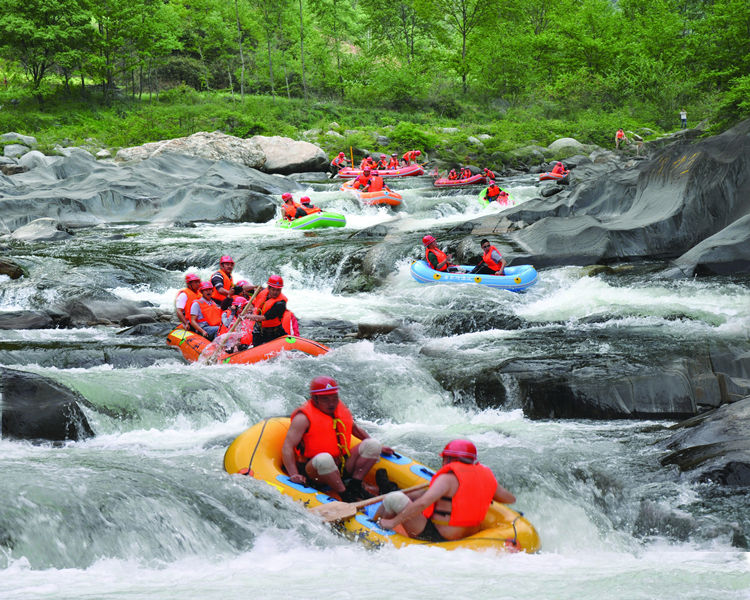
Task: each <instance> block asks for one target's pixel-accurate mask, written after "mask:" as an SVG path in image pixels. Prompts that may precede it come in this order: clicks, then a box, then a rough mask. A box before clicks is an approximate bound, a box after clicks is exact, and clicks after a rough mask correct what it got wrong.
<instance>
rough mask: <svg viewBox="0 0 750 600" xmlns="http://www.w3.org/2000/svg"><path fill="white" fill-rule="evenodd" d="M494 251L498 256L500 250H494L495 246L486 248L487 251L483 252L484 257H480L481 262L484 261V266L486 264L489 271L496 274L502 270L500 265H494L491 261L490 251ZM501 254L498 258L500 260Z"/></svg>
mask: <svg viewBox="0 0 750 600" xmlns="http://www.w3.org/2000/svg"><path fill="white" fill-rule="evenodd" d="M493 250H495V251H496V252H497V253H498V254H500V250H498V249H497V248H495V246H490V247H489V248H487V250H485V251H484V256H482V260H483V261H484V264H486V265H487V266H488V267H489V268H490V269H492V270H493V271H495V272H497V271H499V270H500V269H501V268H502V265H500V263H496V262H495V261H494V260H492V251H493ZM502 256H503V255H502V254H500V257H501V258H502Z"/></svg>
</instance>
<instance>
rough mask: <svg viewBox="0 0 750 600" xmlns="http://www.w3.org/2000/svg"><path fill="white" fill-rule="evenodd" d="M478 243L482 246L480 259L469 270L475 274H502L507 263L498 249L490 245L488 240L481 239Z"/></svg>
mask: <svg viewBox="0 0 750 600" xmlns="http://www.w3.org/2000/svg"><path fill="white" fill-rule="evenodd" d="M479 245H480V246H481V247H482V253H483V254H482V261H481V262H480V263H479V264H478V265H477V266H476V267H474V268H473V269H472V270H471V272H472V273H475V274H477V275H503V274H504V269H505V265H506V264H507V263H506V262H505V259H504V258H503V255H502V254H500V250H498V249H497V248H495V246H493V245H491V244H490V242H489V240H482V241H481V242H479Z"/></svg>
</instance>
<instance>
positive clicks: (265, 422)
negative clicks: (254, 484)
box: [238, 417, 274, 475]
mask: <svg viewBox="0 0 750 600" xmlns="http://www.w3.org/2000/svg"><path fill="white" fill-rule="evenodd" d="M272 418H274V417H269V418H267V419H264V420H263V427H262V428H261V430H260V435H259V436H258V441H257V442H255V448H253V453H252V454H251V455H250V462H249V463H248V465H247V469H240V470H239V471H238V473H240V474H241V475H252V474H253V470H252V466H253V459H254V458H255V453H256V452H257V451H258V446H260V440H262V439H263V432H264V431H265V430H266V425H268V422H269V421H270V420H271V419H272Z"/></svg>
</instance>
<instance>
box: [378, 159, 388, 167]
mask: <svg viewBox="0 0 750 600" xmlns="http://www.w3.org/2000/svg"><path fill="white" fill-rule="evenodd" d="M387 168H388V159H387V158H381V159H380V160H379V161H378V169H387Z"/></svg>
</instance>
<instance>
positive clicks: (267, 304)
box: [255, 294, 287, 328]
mask: <svg viewBox="0 0 750 600" xmlns="http://www.w3.org/2000/svg"><path fill="white" fill-rule="evenodd" d="M258 295H259V296H260V294H258ZM266 296H268V294H266ZM282 300H283V301H284V302H287V297H286V296H285V295H284V294H279V295H278V296H276V297H275V298H267V299H265V300H264V301H263V304H261V305H259V306H258V307H257V308H256V309H255V314H256V315H265V314H266V313H267V312H268V311H269V310H271V307H272V306H273V305H274V304H276V303H277V302H281V301H282ZM279 325H281V317H277V318H275V319H266V320H265V321H261V322H260V326H261V327H263V328H266V327H278V326H279Z"/></svg>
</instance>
